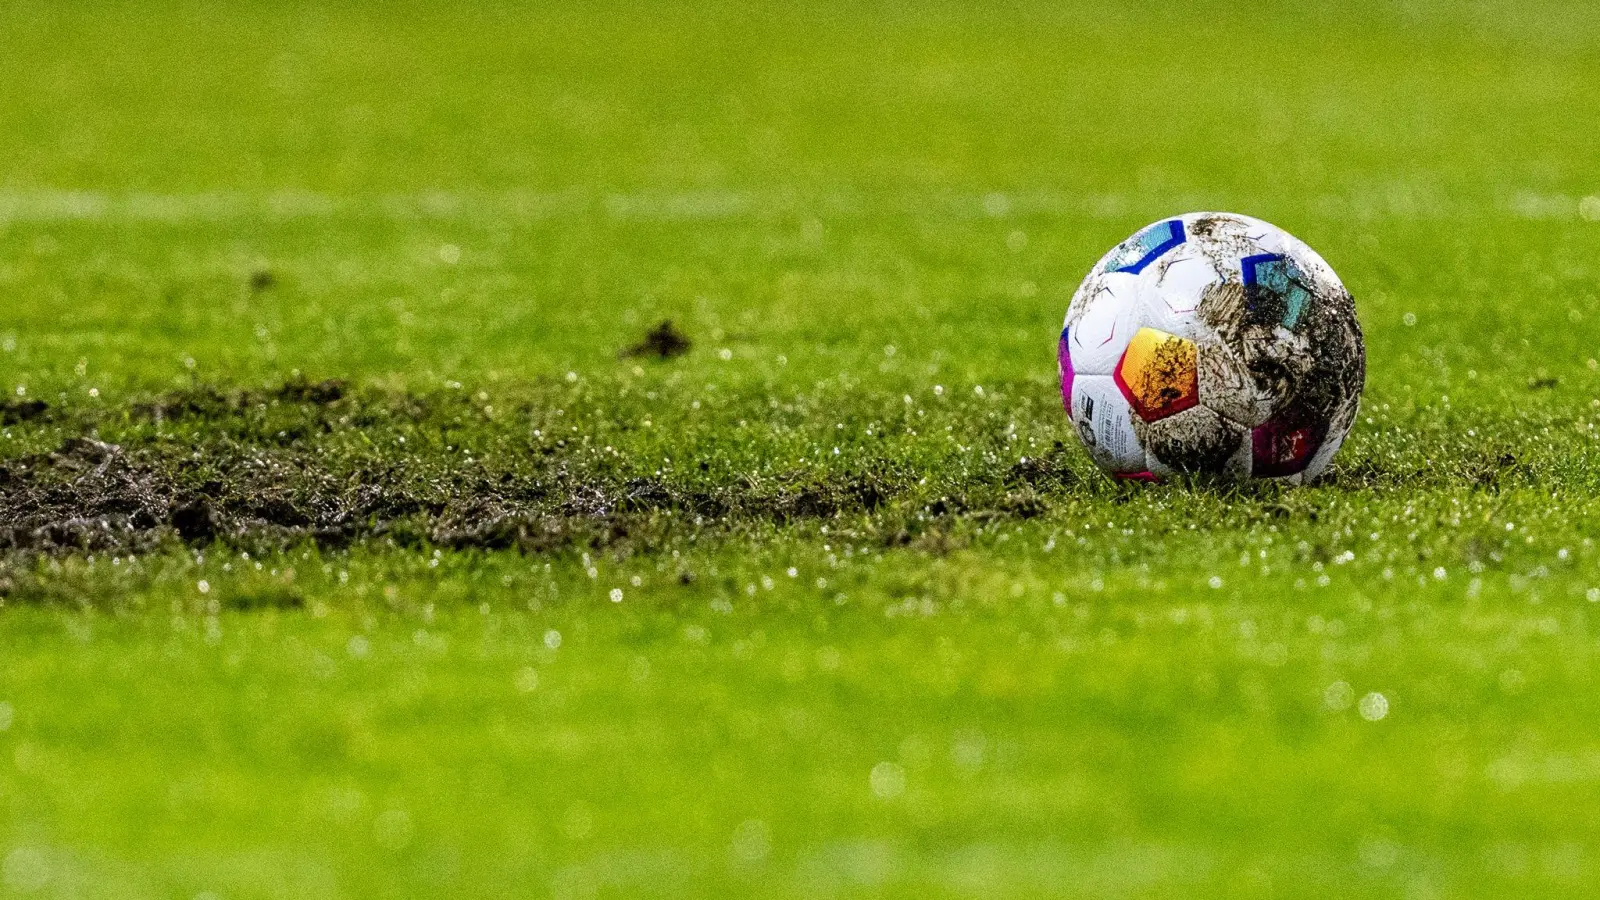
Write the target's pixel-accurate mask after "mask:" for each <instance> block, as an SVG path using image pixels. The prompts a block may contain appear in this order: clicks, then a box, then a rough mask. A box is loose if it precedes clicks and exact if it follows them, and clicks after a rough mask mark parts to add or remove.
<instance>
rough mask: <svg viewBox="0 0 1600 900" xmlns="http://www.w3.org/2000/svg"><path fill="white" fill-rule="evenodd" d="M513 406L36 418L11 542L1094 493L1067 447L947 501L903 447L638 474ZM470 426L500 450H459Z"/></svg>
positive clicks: (635, 546) (502, 540) (347, 393)
mask: <svg viewBox="0 0 1600 900" xmlns="http://www.w3.org/2000/svg"><path fill="white" fill-rule="evenodd" d="M561 397H562V399H561V401H560V402H561V403H562V404H563V405H566V406H570V405H571V404H570V402H569V401H570V400H571V399H572V398H571V396H570V395H566V394H563V395H561ZM552 405H554V403H552ZM509 411H514V412H515V413H516V418H515V420H514V421H515V422H517V423H519V424H509V425H503V424H491V420H490V419H489V415H490V414H489V412H487V411H486V410H485V405H484V404H483V403H482V401H479V400H477V399H476V398H475V397H474V395H473V392H470V391H443V392H440V393H438V394H432V395H428V394H424V395H413V394H396V393H385V392H381V391H375V390H352V389H351V388H350V387H349V386H347V385H346V384H344V383H343V382H340V381H309V380H303V379H295V380H291V381H289V382H286V383H284V384H281V385H278V386H275V387H268V388H258V389H246V390H223V389H219V388H216V387H212V386H206V385H199V386H196V387H194V388H190V389H187V390H183V391H176V392H172V393H168V394H165V395H161V396H158V397H154V398H151V399H147V400H144V401H142V402H138V403H133V404H130V405H128V406H124V407H121V408H100V407H96V408H95V409H94V410H92V411H84V410H79V411H76V412H74V411H72V410H64V411H56V412H57V413H59V414H60V416H61V419H60V420H59V421H56V420H52V421H51V422H50V423H49V424H46V425H42V426H39V427H40V428H41V431H39V432H38V433H39V434H56V435H59V437H58V438H56V443H54V444H53V445H52V446H51V447H50V449H49V450H46V451H42V452H32V453H27V454H21V455H17V456H13V457H11V458H10V459H7V460H5V461H4V462H3V463H0V554H19V553H20V554H34V553H47V554H56V553H129V552H140V553H142V552H149V551H152V550H155V549H157V548H159V547H160V546H163V545H181V544H189V545H196V546H204V545H208V544H212V543H222V544H226V545H229V546H235V547H239V548H241V549H249V550H252V551H255V550H261V551H271V550H274V549H281V548H284V547H288V546H292V545H295V544H299V543H306V542H311V543H315V544H317V545H320V546H322V547H325V548H340V547H345V546H349V545H352V544H357V543H363V542H369V543H370V542H378V543H381V544H386V545H393V546H399V547H409V548H416V547H425V546H438V547H451V548H482V549H504V548H515V549H520V550H522V551H524V552H529V553H545V552H553V551H559V550H563V549H567V548H573V547H606V548H615V549H616V550H617V552H619V553H627V552H633V551H641V552H642V551H648V550H650V549H653V548H659V547H661V546H665V545H667V544H670V543H672V542H673V541H677V540H682V539H684V538H685V537H686V536H689V535H699V534H704V533H716V532H719V531H723V532H726V531H732V530H739V529H747V528H750V527H752V526H760V525H768V526H780V527H781V526H790V525H795V524H798V523H803V522H807V521H815V520H824V519H835V518H840V517H846V516H851V515H868V516H873V517H881V518H882V520H883V521H882V523H874V525H873V527H874V528H876V527H882V528H899V527H901V526H900V525H897V524H896V523H899V522H903V521H909V520H914V519H919V518H920V519H951V518H962V517H964V518H970V519H972V520H974V521H979V522H982V521H988V520H989V519H993V518H1008V519H1024V518H1031V517H1034V516H1038V515H1043V514H1044V513H1046V512H1048V510H1049V509H1050V507H1051V504H1052V502H1054V499H1055V498H1059V497H1061V496H1062V495H1064V494H1066V493H1070V492H1074V491H1079V490H1083V489H1084V488H1083V487H1082V482H1081V481H1080V479H1079V476H1078V475H1077V474H1076V473H1075V472H1074V471H1073V470H1072V468H1071V466H1070V464H1069V462H1068V452H1067V450H1066V448H1065V447H1064V446H1063V445H1061V444H1059V443H1057V444H1056V445H1055V447H1054V448H1053V449H1052V450H1050V451H1048V452H1046V453H1044V454H1041V455H1039V456H1036V457H1031V458H1027V459H1023V460H1022V461H1021V462H1015V463H1012V464H1010V465H1009V466H1007V465H1004V464H997V465H995V466H993V467H990V468H985V469H983V470H981V471H979V472H973V473H971V475H970V476H968V477H967V480H965V481H964V482H963V483H962V484H961V485H960V487H961V490H960V491H959V492H957V493H951V494H950V495H949V496H945V497H940V498H939V499H937V501H936V502H935V501H929V500H927V499H926V496H927V495H928V494H929V493H930V491H932V490H933V489H932V488H929V487H926V486H925V485H926V484H927V481H928V480H929V479H930V477H932V478H934V480H937V475H938V473H934V472H928V471H918V470H914V469H912V468H909V467H908V466H907V465H906V464H905V463H904V462H901V461H898V460H896V459H892V458H881V459H880V458H871V457H869V458H865V459H862V460H861V461H860V462H859V463H858V464H856V465H853V466H852V467H851V469H850V470H848V471H838V470H834V471H818V470H817V469H815V468H808V467H805V466H800V467H797V468H795V469H793V470H790V471H777V472H762V473H759V474H750V475H741V476H738V477H730V478H727V479H725V480H712V479H711V477H710V476H707V475H706V474H705V472H706V470H705V468H704V467H702V466H700V465H694V466H692V467H689V468H687V469H686V470H674V471H677V472H680V473H681V474H676V475H674V474H672V473H667V474H663V473H662V472H660V471H656V472H654V473H639V472H636V471H633V470H631V469H630V467H629V466H626V465H618V463H617V460H618V459H620V458H621V457H619V455H618V454H617V453H613V452H611V451H612V450H613V448H612V447H611V446H605V447H603V450H602V449H601V448H600V447H597V446H592V445H589V444H587V443H586V442H585V440H584V437H585V436H584V434H583V431H584V429H583V428H580V427H574V426H568V427H564V428H563V429H562V433H563V434H565V435H566V436H565V437H560V438H552V437H550V436H542V437H541V436H539V429H537V428H535V427H529V424H528V423H530V422H540V421H544V420H545V418H549V419H550V421H558V422H561V423H563V424H565V423H567V422H569V421H570V416H571V410H562V409H550V410H547V409H542V408H538V407H537V406H536V404H535V402H534V401H531V400H530V401H524V403H523V405H522V406H520V407H516V408H515V409H514V410H509ZM102 432H108V433H110V434H112V435H114V436H115V437H114V439H112V440H107V439H103V437H102ZM407 439H409V440H410V441H411V443H407V442H406V441H407ZM474 439H475V440H478V441H479V442H480V443H482V444H485V445H487V446H489V447H490V448H491V449H488V450H479V451H477V452H475V453H466V452H463V451H464V449H465V448H463V447H461V446H458V444H459V443H460V442H462V441H464V440H474ZM997 442H998V441H997ZM1013 459H1015V457H1013ZM653 465H654V464H652V466H653ZM963 474H964V475H965V474H966V473H963Z"/></svg>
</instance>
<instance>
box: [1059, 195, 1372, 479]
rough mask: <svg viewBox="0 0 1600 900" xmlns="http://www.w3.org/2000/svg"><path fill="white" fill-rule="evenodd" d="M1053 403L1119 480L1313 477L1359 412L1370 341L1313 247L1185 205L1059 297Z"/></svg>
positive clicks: (1245, 220)
mask: <svg viewBox="0 0 1600 900" xmlns="http://www.w3.org/2000/svg"><path fill="white" fill-rule="evenodd" d="M1058 359H1059V361H1060V365H1061V400H1062V402H1063V403H1064V404H1066V407H1067V415H1068V416H1070V417H1071V419H1072V422H1073V425H1074V426H1076V430H1077V432H1078V437H1079V438H1081V439H1082V441H1083V443H1084V446H1086V447H1087V448H1088V450H1089V455H1090V456H1091V457H1093V458H1094V461H1095V464H1096V465H1098V466H1099V467H1100V468H1101V469H1103V470H1105V471H1106V472H1109V473H1110V474H1111V475H1112V476H1114V477H1116V478H1123V479H1138V480H1144V481H1155V480H1158V479H1159V478H1161V477H1162V476H1165V475H1170V474H1173V473H1175V472H1197V473H1211V474H1216V475H1223V476H1227V477H1232V478H1275V479H1281V480H1286V481H1291V482H1295V483H1298V482H1301V481H1307V480H1310V479H1313V478H1316V477H1317V476H1318V475H1319V474H1321V472H1322V471H1323V470H1324V469H1326V468H1327V466H1328V462H1329V460H1331V459H1332V458H1333V454H1334V453H1335V452H1336V451H1337V450H1338V449H1339V444H1340V443H1341V442H1342V441H1343V440H1344V437H1345V435H1346V434H1347V433H1348V432H1349V431H1350V425H1351V423H1353V422H1354V421H1355V417H1356V406H1357V404H1358V403H1359V402H1360V399H1361V388H1362V384H1363V383H1364V382H1365V380H1366V349H1365V347H1364V346H1363V344H1362V341H1361V327H1360V325H1359V324H1357V322H1356V312H1355V302H1354V301H1353V300H1352V299H1351V297H1350V292H1349V291H1346V290H1345V288H1344V285H1343V284H1341V283H1340V282H1339V277H1338V276H1337V275H1335V274H1334V273H1333V269H1332V268H1330V267H1329V266H1328V264H1327V263H1326V262H1323V260H1322V257H1320V256H1318V255H1317V254H1316V252H1315V251H1313V250H1312V249H1311V248H1310V247H1307V246H1306V245H1305V244H1304V243H1302V242H1300V241H1299V240H1297V239H1295V238H1294V237H1293V236H1291V235H1290V234H1288V233H1287V232H1285V231H1283V230H1282V229H1279V228H1275V227H1273V226H1271V225H1268V224H1267V223H1265V222H1262V221H1259V220H1256V219H1251V218H1247V217H1245V216H1236V215H1231V214H1228V213H1190V214H1188V215H1185V216H1179V217H1177V218H1174V219H1167V220H1165V221H1162V222H1157V223H1155V224H1154V225H1151V226H1149V227H1147V228H1145V229H1143V230H1142V231H1140V232H1139V233H1138V234H1135V235H1134V236H1133V237H1130V238H1128V239H1127V240H1125V241H1123V242H1122V243H1121V244H1118V245H1117V246H1116V248H1115V249H1113V250H1112V251H1111V252H1110V253H1108V254H1106V256H1105V258H1104V259H1101V260H1100V262H1099V263H1098V264H1096V265H1095V267H1094V269H1093V271H1091V272H1090V273H1089V276H1088V277H1087V278H1085V279H1084V280H1083V284H1082V285H1080V286H1079V287H1078V290H1077V293H1076V294H1074V295H1073V297H1072V304H1071V305H1070V306H1068V307H1067V320H1066V324H1065V326H1064V327H1063V328H1062V329H1061V343H1060V347H1059V350H1058Z"/></svg>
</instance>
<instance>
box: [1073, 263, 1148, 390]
mask: <svg viewBox="0 0 1600 900" xmlns="http://www.w3.org/2000/svg"><path fill="white" fill-rule="evenodd" d="M1099 282H1100V283H1099V286H1098V287H1097V288H1096V289H1095V292H1094V294H1092V295H1090V296H1085V297H1083V298H1082V312H1081V313H1080V312H1079V311H1078V310H1077V309H1073V310H1072V311H1070V312H1069V313H1068V314H1067V329H1068V331H1067V350H1068V352H1069V353H1071V354H1072V369H1073V371H1074V372H1076V373H1078V375H1080V376H1082V375H1110V374H1111V371H1112V370H1113V369H1114V368H1116V365H1117V360H1119V359H1121V358H1122V352H1123V351H1124V350H1126V349H1128V341H1129V340H1130V339H1131V338H1132V337H1133V333H1134V331H1136V330H1137V329H1138V318H1137V305H1138V304H1137V297H1138V293H1137V285H1138V279H1137V278H1136V277H1135V276H1133V275H1128V274H1126V273H1121V272H1113V273H1111V274H1108V275H1103V276H1101V277H1100V279H1099Z"/></svg>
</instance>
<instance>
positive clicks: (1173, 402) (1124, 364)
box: [1113, 328, 1200, 422]
mask: <svg viewBox="0 0 1600 900" xmlns="http://www.w3.org/2000/svg"><path fill="white" fill-rule="evenodd" d="M1113 375H1114V376H1115V378H1116V381H1117V387H1118V388H1120V389H1121V390H1122V396H1124V397H1126V398H1128V405H1130V406H1132V407H1133V411H1134V412H1135V413H1136V414H1137V415H1138V416H1139V418H1141V419H1143V420H1145V421H1146V422H1154V421H1156V420H1158V419H1164V418H1166V417H1167V416H1170V415H1173V414H1175V413H1180V412H1183V411H1184V410H1186V409H1188V408H1189V407H1191V406H1194V405H1195V404H1197V403H1199V402H1200V365H1199V350H1198V348H1197V347H1195V343H1194V341H1191V340H1189V339H1187V338H1181V337H1178V336H1177V335H1175V334H1168V333H1167V332H1165V331H1157V330H1156V329H1154V328H1141V329H1139V330H1138V331H1137V332H1136V333H1135V334H1134V336H1133V340H1131V341H1129V342H1128V349H1127V350H1126V351H1125V352H1124V353H1123V354H1122V359H1121V360H1120V361H1119V362H1118V363H1117V368H1116V371H1115V372H1114V373H1113Z"/></svg>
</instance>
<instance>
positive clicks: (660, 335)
mask: <svg viewBox="0 0 1600 900" xmlns="http://www.w3.org/2000/svg"><path fill="white" fill-rule="evenodd" d="M693 346H694V342H693V341H691V340H689V336H688V335H686V334H684V333H683V332H681V331H679V330H678V329H677V327H676V326H674V325H673V324H672V320H671V319H664V320H662V321H661V323H660V324H658V325H656V327H654V328H652V329H650V330H649V331H647V332H645V335H644V338H643V339H641V340H640V341H639V343H637V344H634V345H632V346H630V347H627V348H624V349H623V351H622V356H623V357H624V358H631V357H641V356H649V357H654V358H656V359H671V358H673V357H675V356H682V355H684V354H685V353H688V352H689V349H690V348H691V347H693Z"/></svg>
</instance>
